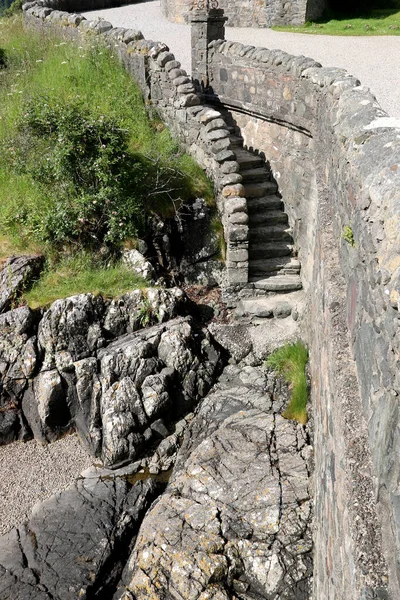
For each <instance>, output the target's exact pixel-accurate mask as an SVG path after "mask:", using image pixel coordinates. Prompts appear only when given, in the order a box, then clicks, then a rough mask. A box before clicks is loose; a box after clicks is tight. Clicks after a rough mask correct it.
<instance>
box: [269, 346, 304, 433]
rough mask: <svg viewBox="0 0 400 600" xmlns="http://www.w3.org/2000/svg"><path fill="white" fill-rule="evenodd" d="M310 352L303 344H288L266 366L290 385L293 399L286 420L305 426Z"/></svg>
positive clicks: (270, 356) (271, 357) (286, 412)
mask: <svg viewBox="0 0 400 600" xmlns="http://www.w3.org/2000/svg"><path fill="white" fill-rule="evenodd" d="M307 361H308V351H307V348H306V347H305V346H304V344H303V343H302V342H296V343H293V344H286V345H285V346H282V347H281V348H278V349H277V350H275V351H274V352H273V353H272V354H270V355H269V356H268V358H267V361H266V365H267V366H268V367H271V368H272V369H273V370H274V371H276V373H278V374H279V375H281V376H282V377H283V378H284V380H285V381H286V382H287V383H288V384H289V385H290V388H291V398H290V402H289V405H288V407H287V408H286V410H285V412H284V413H283V415H282V416H283V417H285V418H286V419H294V420H295V421H298V422H299V423H302V424H303V425H304V424H305V423H307V419H308V417H307V409H306V406H307V400H308V391H307V377H306V371H305V368H306V364H307Z"/></svg>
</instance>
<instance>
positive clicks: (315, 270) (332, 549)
mask: <svg viewBox="0 0 400 600" xmlns="http://www.w3.org/2000/svg"><path fill="white" fill-rule="evenodd" d="M211 48H212V52H211V51H210V53H209V60H210V64H209V79H210V86H211V93H212V94H213V95H214V98H215V100H216V101H218V102H222V104H223V105H225V106H227V107H229V108H230V110H231V111H232V113H233V115H234V117H235V119H236V122H237V123H238V125H240V127H241V131H242V135H243V137H244V140H245V144H246V145H247V146H248V147H251V148H253V149H254V150H256V151H258V152H261V153H263V154H264V155H265V157H266V160H267V161H269V162H270V164H271V168H272V171H273V174H274V176H275V178H276V180H277V182H278V183H279V188H280V192H281V193H282V197H283V201H284V203H285V210H286V212H288V214H289V217H290V221H291V225H292V226H293V229H294V234H295V235H294V237H295V238H296V243H297V246H298V250H299V255H300V258H301V262H302V278H303V283H304V286H305V288H306V290H307V292H308V303H309V310H308V311H307V314H308V318H306V320H305V322H304V323H303V332H304V337H305V339H308V343H309V345H310V349H311V371H312V381H313V386H312V395H313V400H314V418H315V462H316V465H315V467H316V468H315V565H314V599H315V600H321V599H322V598H346V600H353V599H354V600H355V599H357V600H361V599H363V600H364V599H365V598H382V599H384V598H388V597H392V598H393V599H394V598H397V597H398V590H399V589H400V583H399V573H400V568H399V567H400V565H399V556H400V535H399V532H400V507H399V491H398V490H399V461H398V456H399V451H400V447H399V445H400V440H399V436H398V429H399V413H398V404H399V402H398V400H399V394H400V370H399V350H400V336H399V325H400V321H399V309H400V302H399V300H400V129H399V125H400V124H399V123H398V124H397V126H396V123H392V122H391V121H390V119H389V120H388V118H387V115H386V114H385V113H384V112H383V111H382V110H381V109H380V107H379V105H378V103H377V101H376V99H375V98H374V96H373V95H372V94H371V93H370V92H369V91H368V90H367V89H366V88H364V87H362V86H361V85H360V83H359V82H358V81H357V80H356V79H355V78H353V77H351V76H350V75H348V74H347V73H346V72H345V71H342V70H340V69H324V68H321V66H320V65H318V64H317V63H315V62H314V61H312V60H310V59H306V58H304V57H293V56H289V55H287V54H285V53H284V52H281V51H278V50H275V51H269V50H265V49H262V48H254V47H252V46H243V45H241V44H237V43H232V42H227V41H225V42H224V41H218V42H214V43H212V44H211V46H210V50H211ZM391 123H392V125H394V126H390V125H391ZM346 233H347V236H346ZM351 235H352V236H353V237H354V241H353V240H352V239H351ZM349 236H350V237H349ZM346 237H347V241H346V239H345V238H346Z"/></svg>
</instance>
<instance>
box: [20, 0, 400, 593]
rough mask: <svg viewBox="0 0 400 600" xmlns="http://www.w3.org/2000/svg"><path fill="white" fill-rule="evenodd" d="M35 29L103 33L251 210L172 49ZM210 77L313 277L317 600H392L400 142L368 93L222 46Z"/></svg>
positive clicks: (37, 13) (399, 509)
mask: <svg viewBox="0 0 400 600" xmlns="http://www.w3.org/2000/svg"><path fill="white" fill-rule="evenodd" d="M25 16H26V19H27V22H28V23H30V24H31V25H34V26H36V27H40V28H43V27H45V28H47V27H49V28H52V27H57V28H58V29H59V28H62V31H63V32H64V34H65V35H68V36H70V37H77V36H78V35H81V33H82V32H83V33H85V32H88V31H93V32H97V33H104V35H105V36H106V39H111V40H113V42H114V43H115V44H116V45H117V51H118V53H119V55H120V57H121V59H122V60H123V61H124V63H125V65H126V68H127V69H128V70H129V71H130V72H131V73H132V74H133V76H134V77H135V78H136V79H137V81H138V82H139V84H140V85H141V87H142V91H143V93H144V95H145V97H147V98H151V100H152V101H153V103H154V104H155V105H156V106H157V108H158V109H159V110H160V112H161V114H162V116H163V118H164V120H165V121H166V122H167V124H168V125H169V126H170V127H171V129H172V130H173V131H174V132H175V134H176V135H177V136H178V137H180V139H181V140H184V142H185V145H186V147H188V148H189V150H190V151H191V152H192V154H193V155H194V156H195V157H196V158H197V160H198V161H199V162H200V164H202V165H203V166H204V167H206V168H207V170H208V173H209V174H211V175H212V177H213V178H214V181H215V182H216V186H217V188H218V189H219V190H221V192H220V193H219V195H218V200H219V205H220V209H221V212H222V214H223V215H224V219H225V220H226V219H227V218H228V216H229V211H230V210H232V211H238V210H239V211H240V210H242V211H245V210H246V208H245V201H244V200H242V199H240V198H234V199H230V198H229V197H228V198H225V197H224V194H223V191H224V187H223V176H224V173H225V172H227V171H226V169H227V167H226V165H229V169H232V168H234V162H235V161H234V160H231V159H227V155H226V154H225V155H224V156H225V158H224V160H221V162H219V159H220V158H221V156H222V155H219V154H218V152H222V154H223V153H224V152H225V153H228V155H229V149H228V148H227V149H225V150H217V148H216V146H215V145H213V141H212V139H210V136H209V129H208V128H207V125H208V123H209V122H210V120H212V118H216V116H215V114H214V116H213V112H212V111H210V109H207V108H205V107H204V106H203V105H202V104H201V99H200V97H199V96H197V95H196V94H194V93H193V92H192V91H191V88H190V85H189V84H188V83H186V82H185V83H183V82H182V80H180V79H179V77H184V75H180V74H179V73H178V72H177V71H175V72H173V71H174V69H179V66H178V65H177V64H175V62H174V57H173V56H172V55H171V54H170V53H169V52H168V50H167V49H166V48H165V46H163V45H162V44H155V43H153V42H146V41H145V40H138V39H134V38H132V33H129V32H128V33H127V32H126V31H125V30H121V29H119V30H118V29H114V30H112V28H111V25H109V24H108V25H107V24H104V22H103V23H97V24H96V23H94V22H92V23H89V22H87V21H83V22H82V19H81V17H78V16H76V15H72V16H71V15H68V14H66V13H63V12H59V11H51V10H50V9H49V8H45V9H43V8H40V7H39V6H37V5H35V6H30V7H29V5H27V6H26V8H25ZM209 61H210V64H209V77H210V83H211V87H212V92H213V94H210V96H209V98H208V100H209V101H213V102H215V103H216V104H215V105H216V106H218V103H222V104H223V105H224V106H227V107H228V108H230V109H231V110H232V112H233V115H234V117H235V119H236V121H237V123H238V125H239V126H240V127H241V129H242V131H243V135H244V138H245V142H246V144H247V145H248V146H249V147H252V148H254V149H255V150H258V151H259V152H263V153H264V154H265V156H266V158H267V160H269V161H270V163H271V167H272V170H273V173H274V175H275V177H276V179H277V181H278V183H279V186H280V191H281V192H282V194H283V200H284V202H285V208H286V210H287V212H288V214H289V216H290V220H291V223H292V225H293V227H294V233H295V237H296V238H297V245H298V250H299V255H300V257H301V260H302V264H303V271H302V276H303V281H304V286H305V289H306V291H307V292H308V297H309V310H308V312H307V315H308V317H307V320H306V322H305V323H304V324H303V325H304V328H303V329H304V336H305V338H306V339H308V342H309V345H310V349H311V356H312V362H311V371H312V380H313V399H314V409H315V411H314V416H315V449H316V450H315V461H316V471H315V481H316V485H315V491H316V496H315V514H316V519H315V573H314V581H315V590H314V592H315V593H314V600H325V599H327V598H329V599H330V598H332V599H333V598H335V599H336V598H337V599H339V598H340V599H341V598H346V600H356V599H357V600H370V599H371V600H372V599H376V598H381V599H384V598H387V597H388V596H387V589H388V588H389V589H390V590H392V592H393V593H392V598H393V600H394V599H395V598H396V597H397V596H396V594H397V592H396V590H398V588H399V564H398V562H397V558H396V557H397V556H398V555H399V550H400V543H399V531H400V495H399V491H398V489H399V487H398V485H399V482H398V480H399V464H400V463H399V460H398V456H399V452H400V448H399V445H400V439H399V435H398V429H399V428H398V423H399V415H398V402H399V394H400V369H399V363H398V360H399V359H398V357H399V346H400V342H399V267H400V240H399V230H400V222H399V221H400V198H399V188H400V185H399V184H400V164H399V163H400V134H399V129H395V128H394V127H389V126H386V125H388V124H390V122H389V121H386V120H385V119H386V117H385V114H384V113H383V111H381V110H380V108H379V106H378V105H377V103H376V100H375V98H374V97H373V96H372V95H371V94H370V93H369V92H368V90H366V89H364V88H362V87H361V86H360V85H359V82H358V81H357V80H355V79H354V78H352V77H350V76H349V75H347V74H346V73H344V72H343V71H340V70H337V69H323V68H321V67H320V66H319V65H317V64H316V63H315V62H314V61H312V60H310V59H305V58H304V57H292V56H289V55H286V54H284V53H282V52H279V51H268V50H264V49H254V48H251V47H243V46H242V45H240V44H233V43H231V42H222V41H221V42H214V43H213V44H212V45H211V46H210V48H209ZM188 85H189V87H183V88H182V87H180V86H188ZM189 88H190V89H189ZM397 126H398V123H397ZM217 159H218V160H217ZM224 165H225V166H224ZM344 227H349V228H350V229H348V230H347V233H348V239H349V241H351V236H350V234H352V235H353V236H354V244H353V245H352V244H350V243H349V242H348V241H345V239H344V237H343V233H344ZM228 244H229V239H228ZM228 249H229V248H228ZM231 271H232V274H233V275H232V276H234V272H235V269H234V268H233V266H232V269H231ZM238 271H240V269H238ZM388 580H389V584H388ZM393 590H394V591H393Z"/></svg>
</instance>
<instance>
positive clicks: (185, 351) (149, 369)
mask: <svg viewBox="0 0 400 600" xmlns="http://www.w3.org/2000/svg"><path fill="white" fill-rule="evenodd" d="M73 367H74V373H73V374H72V375H71V376H69V375H68V374H63V378H64V380H65V381H66V383H67V385H68V388H69V396H68V407H69V409H70V411H71V415H72V418H73V420H74V422H75V425H76V427H77V429H78V431H79V433H80V434H81V436H82V438H83V439H84V440H85V441H86V443H87V444H88V446H89V448H90V450H91V451H92V452H93V453H94V454H95V455H100V456H101V458H102V460H103V462H104V464H106V465H107V466H116V465H118V464H121V463H126V462H129V461H131V460H133V459H135V458H136V457H137V456H138V455H139V454H140V453H141V450H142V448H143V446H144V444H145V442H146V436H147V434H146V435H145V431H146V430H147V429H148V428H149V427H150V426H151V424H152V423H153V422H154V421H157V420H158V419H160V418H164V419H166V421H167V422H172V421H173V420H174V419H176V418H177V417H179V415H181V414H183V413H184V412H186V411H187V410H188V409H189V408H190V407H191V406H192V405H193V404H194V403H196V402H197V401H198V400H199V399H200V398H202V397H203V396H204V395H205V394H206V393H207V391H208V390H209V388H210V387H211V385H212V384H213V382H214V380H215V377H216V375H217V373H218V370H219V368H220V356H219V352H218V351H216V349H215V348H214V346H213V344H212V343H211V341H210V339H209V338H208V337H207V336H206V335H204V333H203V332H201V331H199V332H197V331H196V330H195V329H194V327H193V323H192V321H191V319H190V318H180V319H174V320H172V321H169V322H167V323H166V324H162V325H156V326H153V327H150V328H148V329H145V330H142V331H139V332H136V333H132V334H128V335H125V336H122V337H120V338H117V339H116V340H115V341H113V342H112V343H111V344H109V345H108V346H107V347H106V348H103V349H102V350H100V351H99V352H98V353H97V359H94V358H92V359H84V360H81V361H77V362H76V363H74V364H73Z"/></svg>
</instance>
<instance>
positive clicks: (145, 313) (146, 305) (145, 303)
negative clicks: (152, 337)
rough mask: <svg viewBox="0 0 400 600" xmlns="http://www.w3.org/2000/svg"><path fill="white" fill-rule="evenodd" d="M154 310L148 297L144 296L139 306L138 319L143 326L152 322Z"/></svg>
mask: <svg viewBox="0 0 400 600" xmlns="http://www.w3.org/2000/svg"><path fill="white" fill-rule="evenodd" d="M152 316H153V311H152V308H151V306H150V302H149V300H148V298H146V297H144V298H143V300H142V302H141V303H140V305H139V308H138V320H139V323H140V325H141V326H142V327H147V325H149V324H150V321H151V318H152Z"/></svg>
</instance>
